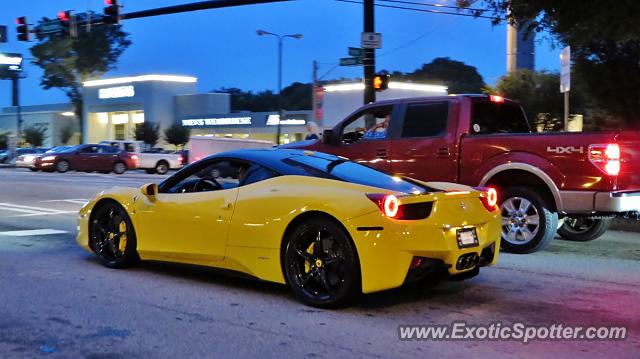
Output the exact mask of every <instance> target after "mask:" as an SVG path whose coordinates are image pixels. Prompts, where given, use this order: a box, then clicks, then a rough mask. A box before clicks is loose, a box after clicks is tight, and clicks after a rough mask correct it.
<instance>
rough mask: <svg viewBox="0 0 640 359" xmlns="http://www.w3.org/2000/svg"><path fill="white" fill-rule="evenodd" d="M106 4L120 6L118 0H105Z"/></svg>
mask: <svg viewBox="0 0 640 359" xmlns="http://www.w3.org/2000/svg"><path fill="white" fill-rule="evenodd" d="M104 3H105V5H109V6H118V0H104Z"/></svg>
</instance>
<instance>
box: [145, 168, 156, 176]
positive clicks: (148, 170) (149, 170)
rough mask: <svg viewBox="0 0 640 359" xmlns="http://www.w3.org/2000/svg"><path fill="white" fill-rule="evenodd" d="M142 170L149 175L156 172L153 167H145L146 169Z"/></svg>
mask: <svg viewBox="0 0 640 359" xmlns="http://www.w3.org/2000/svg"><path fill="white" fill-rule="evenodd" d="M144 171H145V172H147V174H150V175H152V174H154V173H156V170H154V169H153V168H147V169H146V170H144Z"/></svg>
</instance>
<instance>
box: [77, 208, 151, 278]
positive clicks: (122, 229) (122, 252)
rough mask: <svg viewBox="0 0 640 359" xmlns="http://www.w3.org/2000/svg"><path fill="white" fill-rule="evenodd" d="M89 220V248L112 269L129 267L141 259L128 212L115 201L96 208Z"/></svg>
mask: <svg viewBox="0 0 640 359" xmlns="http://www.w3.org/2000/svg"><path fill="white" fill-rule="evenodd" d="M93 212H94V214H92V215H91V221H90V222H89V247H91V249H92V250H93V252H94V253H95V254H96V255H97V256H98V258H99V259H100V261H101V262H102V264H104V265H105V266H107V267H109V268H128V267H132V266H135V265H136V264H138V263H139V262H140V257H139V256H138V252H137V250H136V246H137V242H136V233H135V229H134V228H133V223H131V219H130V218H129V215H128V214H127V212H126V211H125V210H124V208H122V206H120V205H119V204H117V203H115V202H107V203H105V204H102V205H99V207H97V208H95V209H94V210H93Z"/></svg>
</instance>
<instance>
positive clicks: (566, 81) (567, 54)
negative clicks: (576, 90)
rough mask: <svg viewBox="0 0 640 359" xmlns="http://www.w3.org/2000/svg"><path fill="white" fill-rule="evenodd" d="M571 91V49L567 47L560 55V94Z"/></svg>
mask: <svg viewBox="0 0 640 359" xmlns="http://www.w3.org/2000/svg"><path fill="white" fill-rule="evenodd" d="M569 90H571V47H569V46H567V47H565V48H564V49H562V53H560V92H568V91H569Z"/></svg>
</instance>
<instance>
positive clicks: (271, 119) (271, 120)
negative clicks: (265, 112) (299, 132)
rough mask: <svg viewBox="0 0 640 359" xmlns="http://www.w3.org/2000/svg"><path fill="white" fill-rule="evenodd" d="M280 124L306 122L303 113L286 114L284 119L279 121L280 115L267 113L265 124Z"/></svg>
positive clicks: (300, 123)
mask: <svg viewBox="0 0 640 359" xmlns="http://www.w3.org/2000/svg"><path fill="white" fill-rule="evenodd" d="M278 122H280V124H281V125H305V124H306V123H307V120H306V116H304V115H286V119H284V120H282V121H280V115H269V116H268V117H267V126H277V125H278Z"/></svg>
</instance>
